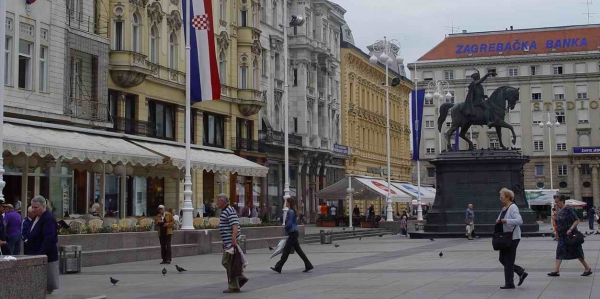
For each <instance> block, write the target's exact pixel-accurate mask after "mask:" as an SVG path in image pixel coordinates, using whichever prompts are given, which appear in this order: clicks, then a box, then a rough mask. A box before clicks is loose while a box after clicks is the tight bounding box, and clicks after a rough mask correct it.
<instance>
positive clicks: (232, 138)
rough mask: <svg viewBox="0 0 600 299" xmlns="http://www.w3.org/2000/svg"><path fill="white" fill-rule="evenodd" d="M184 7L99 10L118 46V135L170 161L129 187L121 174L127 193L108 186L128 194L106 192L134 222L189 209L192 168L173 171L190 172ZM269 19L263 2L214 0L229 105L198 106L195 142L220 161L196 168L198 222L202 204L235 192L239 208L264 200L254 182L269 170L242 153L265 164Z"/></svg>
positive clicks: (124, 5)
mask: <svg viewBox="0 0 600 299" xmlns="http://www.w3.org/2000/svg"><path fill="white" fill-rule="evenodd" d="M180 2H181V1H177V0H156V1H154V0H153V1H149V0H130V1H120V0H110V1H108V2H105V3H99V4H98V5H101V6H102V7H100V8H99V9H98V12H99V14H100V16H99V19H101V20H108V21H107V26H108V28H107V30H105V32H106V34H107V35H108V37H109V39H110V42H111V44H110V61H109V75H108V76H107V77H108V78H107V80H108V86H109V107H110V108H109V110H110V114H111V116H112V119H113V123H114V128H113V130H114V131H116V132H120V133H125V134H131V135H136V136H143V137H146V139H145V140H143V141H139V142H143V147H145V148H146V149H148V150H150V151H152V152H156V153H158V154H161V155H163V156H164V157H165V160H166V161H167V163H165V165H159V166H156V167H153V168H152V169H135V170H134V172H135V173H134V175H132V176H130V177H129V178H127V180H126V181H125V180H123V179H121V182H120V185H119V182H118V180H119V179H118V178H117V177H116V176H109V177H108V178H107V186H109V187H110V186H112V185H115V186H116V185H119V186H120V187H119V188H109V187H107V189H108V190H111V189H115V190H118V191H116V193H118V194H106V196H107V198H110V200H106V205H107V207H106V209H107V210H108V209H120V210H125V211H126V214H127V216H129V215H138V214H142V213H141V212H142V211H144V212H145V213H146V215H152V214H154V213H155V210H156V207H157V206H158V205H159V204H164V205H165V206H166V207H167V208H175V209H176V210H179V209H180V208H181V207H182V204H183V184H182V183H181V182H182V181H181V180H182V179H183V170H181V172H177V171H176V169H177V168H175V167H173V165H175V166H177V167H178V168H181V167H182V166H183V165H181V164H178V162H177V161H178V160H177V157H176V156H177V153H180V150H181V149H182V145H183V144H182V143H183V142H184V141H185V139H184V136H185V126H184V124H185V103H186V102H185V101H186V99H185V40H184V33H183V32H184V31H183V28H182V25H183V24H182V15H181V13H180V11H179V9H180V6H181V3H180ZM259 11H260V9H259V6H258V3H257V2H255V1H242V2H239V3H238V2H237V1H232V0H230V1H224V0H221V1H219V0H214V1H213V17H214V20H215V24H213V26H214V29H215V37H214V38H215V40H216V45H217V53H218V64H219V72H220V78H221V89H222V90H221V98H220V99H219V100H218V101H205V102H200V103H195V104H194V105H193V107H192V132H191V133H192V140H191V142H192V148H193V149H194V152H195V153H194V154H193V155H192V156H193V157H192V160H193V159H194V157H200V158H202V157H204V158H205V159H208V158H207V157H213V156H211V155H213V154H215V155H217V156H216V157H217V158H216V159H217V160H213V161H210V160H209V161H194V160H193V161H192V165H193V168H195V171H193V173H192V177H193V183H194V184H193V192H194V195H193V206H194V209H195V211H194V215H197V213H200V214H202V209H203V206H202V204H203V203H209V202H212V200H213V198H214V197H215V195H216V194H218V193H219V192H224V193H228V194H229V195H230V197H231V199H232V203H233V202H240V203H242V204H243V203H245V202H248V201H253V202H258V201H259V200H260V199H261V196H260V194H261V191H260V190H261V184H260V183H261V182H260V181H259V180H257V179H256V178H253V175H259V174H262V171H261V168H260V167H257V166H258V165H256V164H253V163H249V164H244V163H245V162H247V161H242V160H241V159H240V158H238V157H236V156H235V155H234V153H235V154H236V155H238V156H242V157H245V158H247V159H248V160H252V161H255V162H258V163H260V164H263V163H265V161H264V155H263V154H260V153H259V152H258V142H257V141H256V140H257V137H258V124H257V113H258V111H259V110H260V109H261V108H262V106H263V105H264V104H263V103H262V95H261V92H260V91H259V89H260V82H259V81H258V80H260V79H259V78H260V76H259V75H258V74H260V70H259V63H258V61H260V55H261V52H262V48H261V46H260V42H259V37H260V31H259V29H258V27H259V24H260V16H259V15H258V13H259ZM134 142H138V141H134ZM171 147H172V148H171ZM201 150H205V151H201ZM232 156H233V157H232ZM228 157H230V158H228ZM236 158H237V159H239V160H236ZM219 159H220V160H219ZM171 162H172V163H171ZM220 163H225V164H223V165H221V164H220ZM244 167H246V168H244ZM138 174H139V175H138ZM242 174H243V175H242ZM113 177H114V178H113ZM123 185H126V187H122V186H123ZM123 188H125V192H123V190H124V189H123ZM119 189H120V190H119ZM107 193H108V192H107ZM123 193H125V195H123ZM124 196H125V197H126V198H125V200H123V199H122V198H123V197H124ZM138 196H141V197H143V198H140V197H138ZM111 197H114V198H115V200H114V201H113V200H112V198H111ZM141 201H145V202H146V205H145V206H144V205H143V203H142V204H140V202H141ZM136 202H137V206H136Z"/></svg>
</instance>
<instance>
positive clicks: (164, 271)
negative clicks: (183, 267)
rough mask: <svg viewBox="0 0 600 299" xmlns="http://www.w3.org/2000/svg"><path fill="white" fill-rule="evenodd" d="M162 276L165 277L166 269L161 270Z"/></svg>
mask: <svg viewBox="0 0 600 299" xmlns="http://www.w3.org/2000/svg"><path fill="white" fill-rule="evenodd" d="M162 274H163V276H165V275H167V268H163V270H162Z"/></svg>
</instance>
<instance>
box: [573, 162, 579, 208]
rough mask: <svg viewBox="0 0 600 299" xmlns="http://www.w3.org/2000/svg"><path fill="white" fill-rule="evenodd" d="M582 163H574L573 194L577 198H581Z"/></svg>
mask: <svg viewBox="0 0 600 299" xmlns="http://www.w3.org/2000/svg"><path fill="white" fill-rule="evenodd" d="M580 168H581V165H573V196H574V197H575V198H573V199H575V200H581V178H580V177H581V170H580Z"/></svg>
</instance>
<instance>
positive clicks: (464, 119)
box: [438, 86, 519, 151]
mask: <svg viewBox="0 0 600 299" xmlns="http://www.w3.org/2000/svg"><path fill="white" fill-rule="evenodd" d="M518 101H519V89H518V88H514V87H510V86H501V87H498V89H496V90H494V92H493V93H492V95H491V96H490V97H489V99H488V100H487V101H485V102H483V105H482V106H478V108H477V113H476V114H475V116H474V117H471V116H466V115H464V114H463V113H462V111H463V109H462V106H463V105H464V103H460V104H456V106H455V105H454V104H452V103H444V104H442V106H440V116H439V117H438V131H439V132H440V133H441V132H442V124H444V122H445V120H446V116H447V115H448V110H450V109H452V112H451V114H450V115H451V116H452V127H450V129H449V130H448V131H447V132H446V134H444V136H445V137H446V147H447V150H448V151H452V146H451V144H450V140H451V138H452V135H453V134H454V132H455V131H456V130H458V129H459V128H460V138H462V139H463V140H465V141H467V143H468V144H469V150H473V149H474V146H473V142H471V140H470V139H469V138H467V136H466V134H467V132H468V131H469V128H470V127H471V126H472V125H479V126H484V125H486V120H485V115H486V113H488V117H489V118H490V119H491V123H490V124H489V125H488V126H489V127H490V128H491V127H494V128H495V129H496V134H498V141H499V142H500V147H501V148H502V149H506V147H505V146H504V144H503V143H502V128H507V129H509V130H510V131H511V133H512V144H513V145H514V144H515V143H516V142H517V135H516V134H515V130H514V129H513V126H511V125H510V124H508V123H507V122H505V121H504V117H505V116H506V113H507V111H508V109H510V110H513V109H515V105H516V104H517V102H518ZM453 107H454V108H453Z"/></svg>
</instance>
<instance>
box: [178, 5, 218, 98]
mask: <svg viewBox="0 0 600 299" xmlns="http://www.w3.org/2000/svg"><path fill="white" fill-rule="evenodd" d="M182 2H183V3H182V4H183V16H184V17H183V18H184V20H187V18H188V11H187V9H188V8H187V4H188V3H190V12H191V22H189V26H190V27H189V28H185V27H187V24H188V22H186V26H184V30H188V29H189V30H190V47H191V53H190V57H189V58H188V59H190V70H189V73H188V74H187V75H188V76H190V85H191V86H187V88H190V89H191V102H192V103H193V102H200V101H207V100H218V99H219V97H220V95H221V82H220V81H219V69H218V67H217V56H216V49H215V34H214V23H213V13H212V4H211V0H184V1H182Z"/></svg>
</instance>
